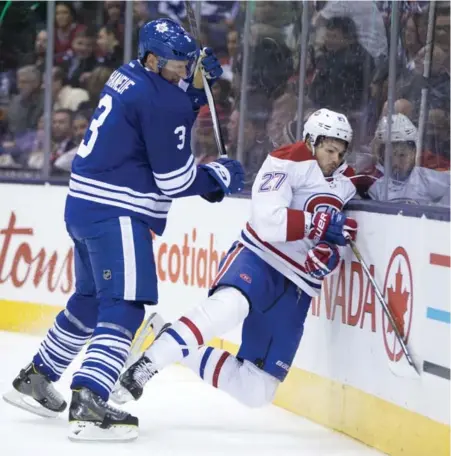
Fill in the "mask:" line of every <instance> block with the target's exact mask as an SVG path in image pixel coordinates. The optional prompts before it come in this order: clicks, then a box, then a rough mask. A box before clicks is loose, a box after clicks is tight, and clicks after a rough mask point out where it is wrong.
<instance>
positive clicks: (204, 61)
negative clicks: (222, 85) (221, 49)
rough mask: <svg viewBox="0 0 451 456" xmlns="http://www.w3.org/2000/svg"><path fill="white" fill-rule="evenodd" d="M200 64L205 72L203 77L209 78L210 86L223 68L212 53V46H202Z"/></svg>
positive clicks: (219, 75)
mask: <svg viewBox="0 0 451 456" xmlns="http://www.w3.org/2000/svg"><path fill="white" fill-rule="evenodd" d="M202 54H203V55H204V57H202V56H201V61H200V62H201V65H202V68H203V70H204V73H205V77H206V78H207V79H208V80H209V83H210V86H211V85H212V84H213V83H214V82H215V81H216V80H217V79H218V78H220V77H221V75H222V73H223V70H222V68H221V64H220V63H219V60H218V58H217V57H216V56H215V55H214V53H213V49H212V48H208V47H206V48H204V49H203V50H202Z"/></svg>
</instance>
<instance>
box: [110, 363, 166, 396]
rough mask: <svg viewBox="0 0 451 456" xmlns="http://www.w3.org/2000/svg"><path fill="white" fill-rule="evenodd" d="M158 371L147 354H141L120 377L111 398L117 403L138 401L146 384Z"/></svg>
mask: <svg viewBox="0 0 451 456" xmlns="http://www.w3.org/2000/svg"><path fill="white" fill-rule="evenodd" d="M157 373H158V371H157V370H156V369H155V366H154V365H153V363H152V362H151V361H150V359H149V358H147V356H145V355H143V356H141V358H140V359H139V360H138V361H136V362H135V363H134V364H132V365H131V366H130V367H129V368H128V369H127V370H126V371H125V372H124V373H123V374H122V375H121V376H120V377H119V381H118V383H117V384H116V387H115V388H114V390H113V393H112V395H111V399H112V400H113V401H114V402H115V403H116V404H125V403H126V402H129V401H132V400H135V401H137V400H138V399H139V398H140V397H141V396H142V393H143V389H144V385H145V384H146V383H147V382H148V381H149V380H150V379H151V378H152V377H153V376H154V375H155V374H157Z"/></svg>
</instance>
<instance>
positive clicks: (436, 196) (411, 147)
mask: <svg viewBox="0 0 451 456" xmlns="http://www.w3.org/2000/svg"><path fill="white" fill-rule="evenodd" d="M376 140H377V141H378V142H380V149H379V156H380V158H381V159H382V158H383V157H384V148H385V144H386V142H387V141H390V142H391V145H392V151H393V152H392V157H391V162H392V163H391V175H390V176H389V177H388V201H407V202H415V203H420V204H430V203H435V204H440V205H445V206H449V191H450V175H449V172H443V171H435V170H433V169H428V168H423V167H421V166H415V158H416V143H417V141H418V131H417V128H416V127H415V125H414V124H413V123H412V122H411V121H410V120H409V118H408V117H406V116H405V115H404V114H395V115H394V116H393V117H392V128H391V138H390V139H389V137H388V118H387V117H383V118H382V119H381V121H380V123H379V126H378V128H377V131H376ZM386 181H387V176H383V177H381V178H380V179H379V180H377V181H376V182H375V183H374V184H373V185H372V186H371V187H370V189H369V190H368V194H369V196H370V197H371V198H372V199H374V200H379V201H382V200H384V199H385V193H384V192H385V185H386Z"/></svg>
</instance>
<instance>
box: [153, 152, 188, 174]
mask: <svg viewBox="0 0 451 456" xmlns="http://www.w3.org/2000/svg"><path fill="white" fill-rule="evenodd" d="M193 164H194V155H192V154H190V156H189V157H188V160H187V161H186V163H185V164H184V165H183V166H182V167H181V168H177V169H174V170H172V171H169V172H167V173H156V172H154V173H153V176H154V177H155V179H156V180H167V179H171V178H174V177H177V176H180V175H182V174H183V173H186V172H187V171H189V169H190V168H191V167H192V166H193Z"/></svg>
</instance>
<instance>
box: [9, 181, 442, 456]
mask: <svg viewBox="0 0 451 456" xmlns="http://www.w3.org/2000/svg"><path fill="white" fill-rule="evenodd" d="M66 191H67V189H66V188H63V187H49V186H45V187H43V186H25V185H21V186H20V187H19V186H17V185H7V184H0V195H1V200H0V201H1V202H0V209H1V210H0V246H1V248H0V306H1V312H0V329H5V330H10V331H20V332H27V333H43V332H45V330H46V329H47V327H48V326H49V325H50V324H51V322H52V319H53V317H54V315H55V313H56V312H57V311H58V310H59V308H60V307H61V306H63V305H64V304H65V302H66V300H67V298H68V297H69V296H70V294H71V293H72V291H73V287H74V278H73V253H72V248H71V242H70V239H69V237H68V236H67V234H66V232H65V228H64V223H63V209H64V200H65V195H66ZM248 210H249V201H248V200H245V199H237V200H235V199H227V200H225V201H224V202H223V203H222V204H208V203H206V202H205V201H203V200H202V199H200V198H190V199H185V200H182V201H175V202H174V206H173V208H172V211H171V216H170V218H169V221H168V227H167V230H166V232H165V234H164V237H163V238H157V239H156V240H155V252H154V253H155V260H156V265H157V272H158V276H159V279H160V287H159V293H160V305H159V306H158V310H159V311H160V312H161V313H162V315H163V316H165V317H166V318H167V319H174V318H176V317H178V316H180V315H181V314H182V313H183V312H185V311H186V309H188V308H189V307H191V306H194V305H196V304H197V303H198V302H199V301H200V300H201V299H203V298H204V297H205V296H206V292H207V289H208V285H209V283H211V281H212V279H213V278H214V275H215V270H216V267H217V265H218V262H219V260H220V258H221V257H222V256H223V255H224V254H225V252H226V251H227V250H228V248H229V247H230V245H231V243H232V242H233V241H234V240H235V239H236V237H237V235H238V234H239V232H240V229H241V227H242V226H243V225H244V223H245V222H246V221H247V218H248ZM352 215H353V216H355V217H356V218H357V219H358V221H359V226H360V231H359V239H358V246H359V247H360V249H361V252H362V255H363V256H364V258H365V259H366V261H367V263H368V264H369V266H370V269H371V272H372V274H373V276H374V277H375V279H376V281H377V282H378V284H379V285H380V287H381V288H382V289H383V291H384V293H385V297H386V299H388V300H389V302H390V305H391V306H392V308H393V310H394V312H395V313H396V315H397V316H398V319H399V322H400V327H401V328H402V330H403V331H404V334H405V335H406V337H407V338H408V344H409V347H410V348H411V350H412V351H413V353H414V355H415V360H416V362H417V363H418V364H419V365H420V368H421V370H422V374H421V376H420V377H419V378H411V375H410V374H411V370H410V368H409V366H408V365H407V363H406V362H405V359H404V356H403V355H402V353H401V348H400V346H399V344H398V343H397V342H396V340H395V337H394V333H393V330H392V328H391V327H390V325H389V323H388V322H387V320H386V318H385V317H384V316H383V313H382V309H381V306H380V305H379V303H378V302H377V299H376V297H375V294H374V291H373V290H372V287H371V286H370V284H369V281H368V280H367V278H366V277H365V274H364V273H363V271H362V268H361V266H360V265H359V263H358V262H357V261H356V259H355V258H354V257H353V255H352V253H351V252H350V251H349V252H347V255H346V257H345V258H344V259H343V261H342V263H341V265H340V269H339V271H338V273H337V274H336V275H334V276H333V277H332V278H331V279H330V280H328V281H327V282H326V283H325V285H324V287H323V293H322V296H321V298H320V299H316V300H314V302H313V303H312V306H311V309H310V313H309V316H308V319H307V322H306V328H305V333H304V337H303V340H302V343H301V346H300V348H299V351H298V353H297V355H296V359H295V363H294V368H293V369H292V371H291V373H290V375H289V377H288V379H287V380H286V382H285V383H284V384H283V385H282V386H281V387H280V388H279V391H278V394H277V397H276V401H275V402H276V404H278V405H280V406H282V407H284V408H287V409H289V410H292V411H293V412H295V413H298V414H300V415H304V416H306V417H308V418H310V419H312V420H314V421H316V422H319V423H322V424H324V425H326V426H328V427H331V428H333V429H336V430H338V431H341V432H344V433H346V434H348V435H350V436H352V437H355V438H356V439H358V440H361V441H363V442H365V443H367V444H368V445H370V446H374V447H376V448H378V449H380V450H382V451H384V452H386V453H388V454H391V455H409V456H417V455H418V456H420V455H421V456H425V455H434V456H441V455H449V432H450V428H449V424H450V423H449V420H450V378H449V377H450V369H449V368H450V290H449V273H450V270H449V268H450V244H449V243H450V239H449V222H443V221H438V220H430V219H427V218H425V217H423V218H415V217H406V216H402V215H388V214H380V213H367V212H360V211H357V212H353V213H352ZM239 341H240V332H239V330H238V329H237V330H236V331H233V332H231V333H230V334H227V335H226V336H225V337H224V339H221V340H220V339H218V340H215V341H213V343H214V344H220V345H221V346H223V347H225V348H227V349H230V350H232V351H233V350H236V347H237V344H238V343H239Z"/></svg>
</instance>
